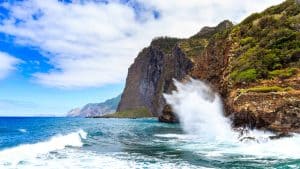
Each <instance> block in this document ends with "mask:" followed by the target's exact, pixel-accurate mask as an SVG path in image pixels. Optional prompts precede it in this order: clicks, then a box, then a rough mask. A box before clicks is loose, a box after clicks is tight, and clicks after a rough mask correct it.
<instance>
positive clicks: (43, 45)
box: [0, 0, 282, 88]
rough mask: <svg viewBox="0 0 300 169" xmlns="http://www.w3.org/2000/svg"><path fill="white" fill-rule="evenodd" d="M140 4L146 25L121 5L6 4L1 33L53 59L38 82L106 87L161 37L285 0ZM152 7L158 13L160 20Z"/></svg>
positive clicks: (47, 0) (154, 0) (34, 0)
mask: <svg viewBox="0 0 300 169" xmlns="http://www.w3.org/2000/svg"><path fill="white" fill-rule="evenodd" d="M137 1H138V2H139V3H140V4H142V5H143V8H144V9H146V11H140V12H139V15H141V16H142V18H143V21H140V20H139V19H137V16H136V13H135V11H134V9H133V8H132V7H130V6H128V5H126V4H121V3H118V2H117V1H113V2H111V3H108V4H99V3H91V2H89V3H85V4H78V3H74V4H63V3H61V2H58V1H56V0H43V1H41V0H30V1H23V2H19V3H15V4H14V5H8V4H5V6H6V7H7V8H8V9H9V10H10V11H11V16H10V18H9V19H7V20H4V21H3V24H2V25H0V32H3V33H6V34H10V35H13V36H15V37H16V42H17V43H19V44H22V45H30V46H34V47H38V48H40V50H41V51H42V52H43V53H44V54H45V55H44V56H45V57H48V58H49V60H50V63H51V64H52V65H53V66H54V69H53V70H50V71H49V72H47V73H41V72H38V73H36V74H34V77H35V78H36V80H37V82H39V83H41V84H44V85H48V86H54V87H63V88H77V87H91V86H101V85H105V84H112V83H120V82H122V81H124V80H125V77H126V74H127V69H128V67H129V65H130V64H131V63H132V62H133V59H134V58H135V57H136V55H137V53H138V51H139V50H141V49H142V48H143V47H145V46H147V45H148V44H149V43H150V41H151V39H152V38H154V37H156V36H165V35H167V36H176V37H188V36H191V35H193V34H194V33H196V32H198V31H199V30H200V28H201V27H203V26H206V25H211V26H213V25H216V24H217V23H218V22H220V21H222V20H224V19H230V20H233V21H235V22H239V21H240V20H241V19H242V18H244V17H245V16H247V15H249V14H250V13H252V12H255V11H261V10H263V9H264V8H266V7H268V6H270V5H273V4H278V3H279V2H281V1H282V0H245V1H239V0H222V1H220V0H211V1H206V0H188V1H185V0H151V1H149V0H137ZM152 9H155V10H157V11H159V13H160V17H159V19H155V18H154V16H153V14H152V11H151V10H152ZM32 15H35V16H36V17H37V18H38V19H34V18H33V17H32ZM16 19H17V20H18V23H17V24H15V22H16Z"/></svg>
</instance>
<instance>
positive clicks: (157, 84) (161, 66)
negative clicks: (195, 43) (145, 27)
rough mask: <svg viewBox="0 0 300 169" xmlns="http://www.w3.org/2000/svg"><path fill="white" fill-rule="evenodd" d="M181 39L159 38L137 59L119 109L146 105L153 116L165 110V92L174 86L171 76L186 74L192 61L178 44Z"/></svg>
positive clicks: (144, 106) (132, 67) (178, 77)
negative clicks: (163, 94)
mask: <svg viewBox="0 0 300 169" xmlns="http://www.w3.org/2000/svg"><path fill="white" fill-rule="evenodd" d="M178 41H179V39H173V38H158V39H155V40H153V41H152V43H151V45H150V46H149V47H148V48H145V49H144V50H143V51H142V52H141V53H140V54H139V55H138V57H137V58H136V59H135V61H134V63H133V64H132V65H131V66H130V68H129V70H128V76H127V80H126V87H125V89H124V92H123V94H122V98H121V102H120V104H119V106H118V111H125V110H130V109H139V108H147V109H148V110H149V112H151V113H152V114H153V115H154V116H158V115H159V113H160V112H161V111H162V108H163V106H164V105H165V101H164V99H163V96H162V93H165V92H170V91H171V90H172V89H174V86H173V85H172V79H173V78H176V79H182V78H184V77H185V76H186V75H187V74H188V73H189V72H190V70H191V68H192V62H191V61H190V60H189V59H188V58H187V57H186V56H185V55H184V54H183V53H182V51H181V49H180V48H178V47H177V46H176V43H177V42H178Z"/></svg>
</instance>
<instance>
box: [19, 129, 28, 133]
mask: <svg viewBox="0 0 300 169" xmlns="http://www.w3.org/2000/svg"><path fill="white" fill-rule="evenodd" d="M18 131H19V132H21V133H26V132H27V130H26V129H18Z"/></svg>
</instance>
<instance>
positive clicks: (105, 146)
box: [0, 117, 300, 169]
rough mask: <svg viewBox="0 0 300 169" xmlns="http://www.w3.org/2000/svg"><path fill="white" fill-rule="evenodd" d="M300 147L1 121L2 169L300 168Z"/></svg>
mask: <svg viewBox="0 0 300 169" xmlns="http://www.w3.org/2000/svg"><path fill="white" fill-rule="evenodd" d="M299 145H300V139H299V137H295V138H286V139H281V140H277V141H269V142H267V143H240V142H239V141H236V142H226V141H221V140H209V139H207V138H206V137H205V136H201V135H190V134H185V132H184V131H182V129H181V126H180V125H178V124H164V123H159V122H158V121H157V119H154V118H147V119H85V118H16V117H14V118H0V168H1V169H2V168H3V169H10V168H11V169H15V168H26V169H27V168H28V169H35V168H41V169H48V168H51V169H60V168H68V169H77V168H86V169H91V168H104V169H105V168H109V169H118V168H120V169H126V168H143V169H144V168H154V169H157V168H282V169H285V168H300V150H299V147H300V146H299ZM297 146H298V147H297Z"/></svg>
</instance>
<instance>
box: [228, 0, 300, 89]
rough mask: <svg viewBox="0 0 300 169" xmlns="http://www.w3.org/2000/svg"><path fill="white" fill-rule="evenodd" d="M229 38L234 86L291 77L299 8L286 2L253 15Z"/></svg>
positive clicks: (297, 50)
mask: <svg viewBox="0 0 300 169" xmlns="http://www.w3.org/2000/svg"><path fill="white" fill-rule="evenodd" d="M230 37H231V38H232V39H233V44H234V49H233V50H234V57H235V59H234V61H233V64H232V70H231V71H230V72H231V74H230V78H231V80H232V81H233V83H234V84H237V83H241V82H244V83H245V82H255V81H257V80H259V79H268V78H276V77H279V78H282V77H290V76H292V75H294V74H295V71H296V69H295V68H296V67H299V55H300V5H297V4H296V2H295V1H294V0H287V1H285V2H284V3H282V4H281V5H278V6H274V7H271V8H269V9H267V10H265V11H264V12H262V13H255V14H252V15H251V16H249V17H248V18H246V19H245V20H244V21H243V22H242V23H240V24H239V25H237V26H235V27H234V29H233V30H232V32H231V34H230Z"/></svg>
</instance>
